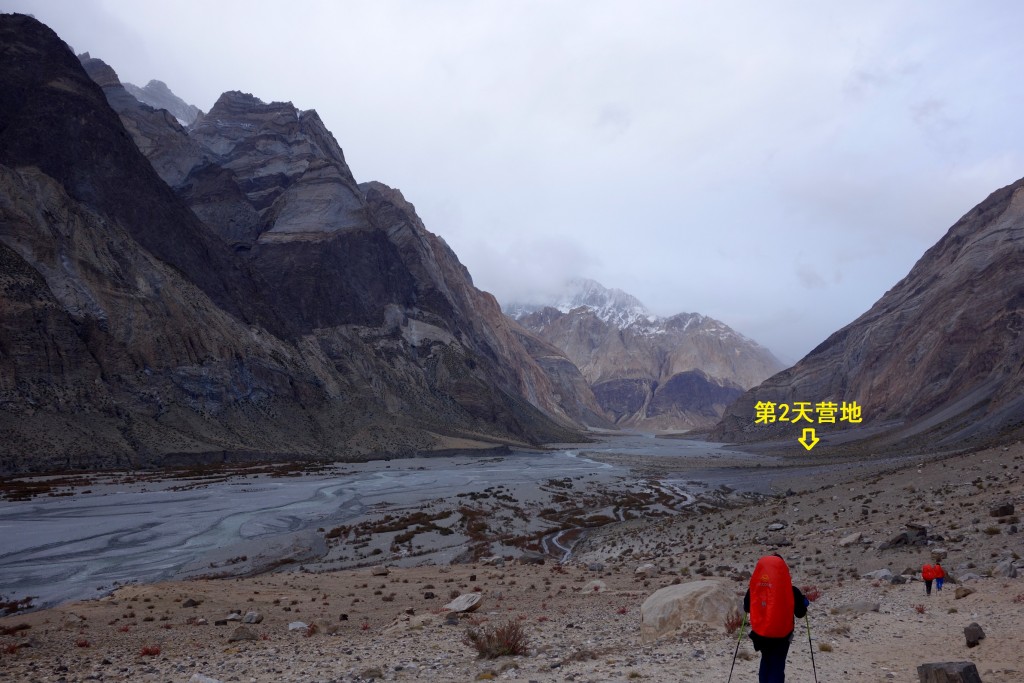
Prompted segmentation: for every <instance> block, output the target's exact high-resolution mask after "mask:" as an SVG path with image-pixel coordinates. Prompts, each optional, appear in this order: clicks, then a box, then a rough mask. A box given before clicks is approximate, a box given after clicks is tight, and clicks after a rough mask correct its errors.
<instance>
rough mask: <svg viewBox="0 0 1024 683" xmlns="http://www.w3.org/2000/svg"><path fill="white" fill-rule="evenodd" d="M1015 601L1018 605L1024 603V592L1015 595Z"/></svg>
mask: <svg viewBox="0 0 1024 683" xmlns="http://www.w3.org/2000/svg"><path fill="white" fill-rule="evenodd" d="M1013 601H1014V602H1015V603H1017V604H1018V605H1019V604H1021V603H1024V593H1020V594H1019V595H1017V596H1015V597H1014V598H1013Z"/></svg>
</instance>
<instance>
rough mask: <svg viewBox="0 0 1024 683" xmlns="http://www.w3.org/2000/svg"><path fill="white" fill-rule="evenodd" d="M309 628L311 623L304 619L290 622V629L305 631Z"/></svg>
mask: <svg viewBox="0 0 1024 683" xmlns="http://www.w3.org/2000/svg"><path fill="white" fill-rule="evenodd" d="M307 629H309V624H307V623H306V622H304V621H293V622H291V623H290V624H288V630H289V631H305V630H307Z"/></svg>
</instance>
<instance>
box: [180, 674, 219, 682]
mask: <svg viewBox="0 0 1024 683" xmlns="http://www.w3.org/2000/svg"><path fill="white" fill-rule="evenodd" d="M188 683H220V681H219V680H217V679H216V678H210V677H209V676H204V675H203V674H192V678H190V679H188Z"/></svg>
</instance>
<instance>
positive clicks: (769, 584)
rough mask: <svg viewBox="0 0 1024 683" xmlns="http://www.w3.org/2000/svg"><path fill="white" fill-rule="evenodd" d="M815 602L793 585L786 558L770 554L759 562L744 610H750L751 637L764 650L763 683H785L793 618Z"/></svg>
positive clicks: (761, 676) (744, 599) (761, 682)
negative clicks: (811, 601)
mask: <svg viewBox="0 0 1024 683" xmlns="http://www.w3.org/2000/svg"><path fill="white" fill-rule="evenodd" d="M809 604H811V603H810V601H808V600H807V598H805V597H804V594H803V593H801V592H800V589H799V588H797V587H796V586H794V585H793V580H792V579H791V578H790V575H789V567H787V566H786V561H785V560H783V559H782V557H780V556H779V555H766V556H764V557H762V558H761V559H760V560H758V561H757V566H756V567H754V573H753V574H752V575H751V577H750V587H749V588H748V589H747V593H746V595H744V596H743V611H744V612H749V613H750V640H752V641H753V642H754V650H755V651H758V652H760V653H761V668H760V669H759V670H758V679H757V680H758V681H760V683H784V682H785V680H786V655H787V654H789V643H790V642H791V641H792V640H793V617H802V616H804V615H805V614H807V606H808V605H809Z"/></svg>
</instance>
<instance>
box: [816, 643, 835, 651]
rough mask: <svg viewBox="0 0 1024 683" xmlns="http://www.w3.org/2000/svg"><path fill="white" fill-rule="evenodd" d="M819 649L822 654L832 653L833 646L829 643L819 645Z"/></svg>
mask: <svg viewBox="0 0 1024 683" xmlns="http://www.w3.org/2000/svg"><path fill="white" fill-rule="evenodd" d="M818 649H819V650H821V651H822V652H832V646H831V645H829V644H828V643H818Z"/></svg>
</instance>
